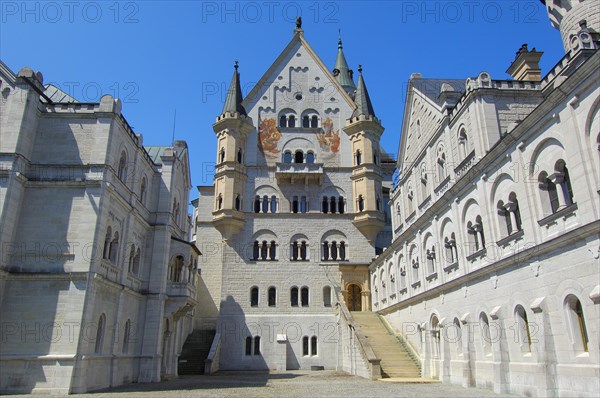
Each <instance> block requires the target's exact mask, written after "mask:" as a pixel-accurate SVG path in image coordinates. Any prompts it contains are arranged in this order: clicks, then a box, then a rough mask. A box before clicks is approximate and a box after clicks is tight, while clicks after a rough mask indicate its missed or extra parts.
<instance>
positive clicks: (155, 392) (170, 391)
mask: <svg viewBox="0 0 600 398" xmlns="http://www.w3.org/2000/svg"><path fill="white" fill-rule="evenodd" d="M502 396H504V397H511V395H497V394H494V393H493V392H492V391H490V390H485V389H480V388H462V387H460V386H454V385H449V384H442V383H418V384H417V383H410V384H406V383H404V384H402V383H391V382H382V381H371V380H366V379H363V378H360V377H355V376H348V375H346V374H344V373H338V372H334V371H319V372H302V371H288V372H273V373H257V372H227V373H220V374H217V375H214V376H182V377H180V378H178V379H175V380H169V381H163V382H161V383H143V384H128V385H125V386H120V387H116V388H110V389H106V390H102V391H98V392H95V393H90V394H82V395H72V397H87V398H101V397H111V398H115V397H126V398H135V397H145V398H150V397H160V398H163V397H164V398H166V397H236V398H237V397H261V398H262V397H328V398H332V397H345V398H347V397H357V398H358V397H377V398H381V397H395V398H396V397H418V398H424V397H444V398H446V397H447V398H451V397H502ZM512 397H514V396H512Z"/></svg>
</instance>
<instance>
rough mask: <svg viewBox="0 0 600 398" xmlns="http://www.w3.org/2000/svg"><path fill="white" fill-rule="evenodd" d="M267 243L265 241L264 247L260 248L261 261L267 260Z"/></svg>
mask: <svg viewBox="0 0 600 398" xmlns="http://www.w3.org/2000/svg"><path fill="white" fill-rule="evenodd" d="M267 250H268V247H267V241H266V240H263V241H262V245H261V246H260V258H261V260H266V259H267Z"/></svg>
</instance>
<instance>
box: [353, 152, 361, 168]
mask: <svg viewBox="0 0 600 398" xmlns="http://www.w3.org/2000/svg"><path fill="white" fill-rule="evenodd" d="M354 159H355V162H356V165H357V166H360V165H361V163H362V154H361V153H360V151H356V153H355V155H354Z"/></svg>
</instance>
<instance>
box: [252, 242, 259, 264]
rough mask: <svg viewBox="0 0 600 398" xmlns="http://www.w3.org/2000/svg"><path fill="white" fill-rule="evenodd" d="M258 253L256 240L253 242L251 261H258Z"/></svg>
mask: <svg viewBox="0 0 600 398" xmlns="http://www.w3.org/2000/svg"><path fill="white" fill-rule="evenodd" d="M259 251H260V244H259V243H258V241H257V240H255V241H254V246H253V248H252V259H253V260H258V257H259V255H260V254H259Z"/></svg>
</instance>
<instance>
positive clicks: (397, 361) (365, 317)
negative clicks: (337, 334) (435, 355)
mask: <svg viewBox="0 0 600 398" xmlns="http://www.w3.org/2000/svg"><path fill="white" fill-rule="evenodd" d="M352 318H354V321H355V323H356V324H357V325H359V327H360V330H361V331H362V333H363V334H364V335H365V337H366V338H367V341H368V342H369V344H370V345H371V348H372V349H373V352H374V353H375V355H376V356H377V358H379V359H381V375H382V377H384V378H411V379H414V378H420V377H421V369H420V364H419V361H418V360H416V358H413V357H412V356H411V354H410V352H409V350H408V349H407V348H406V347H405V346H404V344H403V342H402V341H401V340H400V339H398V338H397V337H396V335H394V333H393V332H392V331H390V330H388V328H387V327H386V325H385V324H384V323H383V322H382V321H381V319H379V315H377V314H376V313H374V312H368V311H364V312H352Z"/></svg>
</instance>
